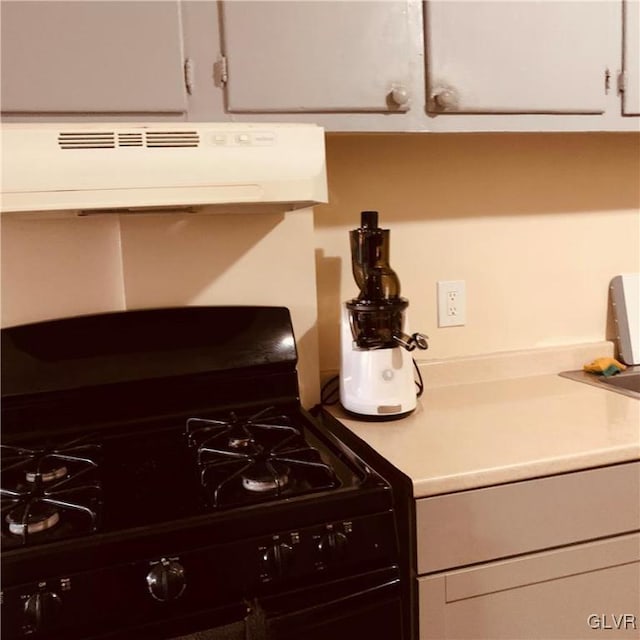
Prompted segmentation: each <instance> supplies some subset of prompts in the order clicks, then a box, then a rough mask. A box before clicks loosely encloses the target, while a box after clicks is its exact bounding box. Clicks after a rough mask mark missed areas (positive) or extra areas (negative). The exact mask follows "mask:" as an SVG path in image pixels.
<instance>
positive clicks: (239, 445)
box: [229, 436, 252, 449]
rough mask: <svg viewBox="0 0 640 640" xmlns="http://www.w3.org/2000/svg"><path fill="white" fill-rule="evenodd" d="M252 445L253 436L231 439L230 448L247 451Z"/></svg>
mask: <svg viewBox="0 0 640 640" xmlns="http://www.w3.org/2000/svg"><path fill="white" fill-rule="evenodd" d="M250 444H252V440H251V436H244V437H242V436H240V437H233V438H229V447H231V448H232V449H246V448H247V447H248V446H249V445H250Z"/></svg>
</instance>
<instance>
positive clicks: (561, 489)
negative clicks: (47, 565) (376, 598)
mask: <svg viewBox="0 0 640 640" xmlns="http://www.w3.org/2000/svg"><path fill="white" fill-rule="evenodd" d="M416 529H417V556H418V573H419V574H425V573H431V572H434V571H441V570H443V569H449V568H453V567H461V566H465V565H470V564H474V563H478V562H485V561H487V560H493V559H497V558H505V557H509V556H514V555H518V554H523V553H528V552H532V551H537V550H541V549H549V548H552V547H559V546H562V545H566V544H572V543H576V542H581V541H586V540H594V539H596V538H602V537H605V536H613V535H617V534H621V533H629V532H632V531H637V530H639V529H640V462H631V463H626V464H620V465H615V466H609V467H602V468H598V469H591V470H588V471H580V472H576V473H567V474H563V475H557V476H550V477H547V478H540V479H537V480H529V481H523V482H515V483H511V484H505V485H500V486H495V487H488V488H486V489H476V490H472V491H464V492H460V493H453V494H448V495H442V496H434V497H431V498H424V499H421V500H418V501H417V503H416Z"/></svg>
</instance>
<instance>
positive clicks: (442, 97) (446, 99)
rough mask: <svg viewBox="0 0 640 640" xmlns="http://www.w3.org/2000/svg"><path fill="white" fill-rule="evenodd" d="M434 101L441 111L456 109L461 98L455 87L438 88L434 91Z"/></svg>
mask: <svg viewBox="0 0 640 640" xmlns="http://www.w3.org/2000/svg"><path fill="white" fill-rule="evenodd" d="M433 102H434V103H435V105H436V107H438V109H440V110H441V111H456V110H457V108H458V106H459V104H460V99H459V96H458V93H457V91H456V90H455V89H451V88H446V89H445V88H442V89H436V90H435V91H434V93H433Z"/></svg>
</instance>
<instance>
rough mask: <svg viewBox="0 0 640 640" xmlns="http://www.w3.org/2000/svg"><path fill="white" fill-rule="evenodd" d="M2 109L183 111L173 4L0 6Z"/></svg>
mask: <svg viewBox="0 0 640 640" xmlns="http://www.w3.org/2000/svg"><path fill="white" fill-rule="evenodd" d="M1 10H2V40H1V43H2V112H3V113H4V114H7V113H9V114H11V113H18V114H20V113H36V114H65V113H70V114H71V113H76V114H77V113H97V114H100V113H107V114H108V113H176V112H184V111H186V91H185V85H184V76H183V56H182V31H181V21H180V5H179V2H178V1H177V0H173V1H169V0H165V1H152V2H147V1H139V2H136V1H128V2H110V1H106V2H103V1H99V0H96V1H91V2H73V1H70V2H58V1H44V2H32V1H30V0H23V1H15V0H13V1H3V2H2V7H1Z"/></svg>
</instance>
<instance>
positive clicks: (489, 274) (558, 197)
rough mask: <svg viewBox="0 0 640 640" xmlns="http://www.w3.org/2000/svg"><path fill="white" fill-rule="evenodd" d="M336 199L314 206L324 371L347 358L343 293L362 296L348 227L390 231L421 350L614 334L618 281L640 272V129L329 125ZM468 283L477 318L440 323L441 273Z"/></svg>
mask: <svg viewBox="0 0 640 640" xmlns="http://www.w3.org/2000/svg"><path fill="white" fill-rule="evenodd" d="M327 166H328V171H329V199H330V204H328V205H323V206H321V207H318V208H317V209H316V212H315V227H316V262H317V267H316V268H317V273H318V308H319V336H320V368H321V370H325V371H328V370H334V369H336V368H337V367H338V318H339V308H340V303H341V301H343V300H346V299H348V298H350V297H353V296H354V295H355V294H356V292H357V291H356V287H355V284H354V282H353V278H352V276H351V272H350V256H349V248H348V230H349V229H352V228H355V227H357V226H358V223H359V215H360V211H361V210H363V209H377V210H379V211H380V217H381V223H382V226H384V227H388V228H390V229H391V265H392V267H393V268H394V269H395V270H396V272H397V273H398V275H399V276H400V280H401V283H402V293H403V295H405V296H406V297H407V298H408V299H409V301H410V307H409V311H410V322H411V326H412V328H413V329H414V330H419V331H422V332H423V333H426V334H428V335H429V336H430V338H431V340H430V344H431V347H430V350H429V351H428V352H426V353H422V354H420V356H419V357H420V358H421V359H432V358H438V359H439V358H448V357H456V356H464V355H472V354H480V353H491V352H497V351H509V350H519V349H529V348H535V347H542V346H550V345H560V344H576V343H581V342H590V341H598V340H602V339H603V338H605V336H606V337H611V336H612V330H611V320H610V319H608V305H607V292H608V283H609V280H610V279H611V278H612V277H613V276H615V275H616V274H618V273H621V272H627V271H639V270H640V216H639V209H640V136H638V135H636V134H456V135H451V134H447V135H442V134H431V135H410V134H407V135H402V136H398V135H396V136H391V135H347V134H342V135H340V134H334V135H329V136H328V143H327ZM437 280H465V281H466V285H467V324H466V326H464V327H448V328H442V329H439V328H438V327H437V316H436V313H437V306H436V281H437Z"/></svg>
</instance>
